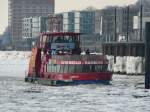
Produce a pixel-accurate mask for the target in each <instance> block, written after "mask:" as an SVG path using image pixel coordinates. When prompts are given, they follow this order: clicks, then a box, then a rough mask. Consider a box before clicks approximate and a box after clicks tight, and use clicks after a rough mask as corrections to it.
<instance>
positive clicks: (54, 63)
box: [25, 32, 112, 86]
mask: <svg viewBox="0 0 150 112" xmlns="http://www.w3.org/2000/svg"><path fill="white" fill-rule="evenodd" d="M80 35H81V34H80V33H71V32H58V33H42V34H41V35H40V36H39V38H38V40H37V42H36V45H35V46H34V47H33V49H32V54H31V59H30V63H29V71H28V74H27V76H26V77H25V81H26V82H33V83H35V82H36V83H37V82H38V83H40V84H44V85H51V86H62V85H70V84H91V83H104V84H109V82H110V81H111V79H112V73H111V72H109V71H108V70H107V68H108V60H107V58H106V56H105V55H94V54H90V52H89V51H87V52H86V54H85V55H81V47H80V43H81V42H80V40H81V39H80Z"/></svg>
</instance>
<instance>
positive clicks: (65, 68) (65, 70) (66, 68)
mask: <svg viewBox="0 0 150 112" xmlns="http://www.w3.org/2000/svg"><path fill="white" fill-rule="evenodd" d="M64 73H68V65H64Z"/></svg>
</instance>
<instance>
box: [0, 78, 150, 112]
mask: <svg viewBox="0 0 150 112" xmlns="http://www.w3.org/2000/svg"><path fill="white" fill-rule="evenodd" d="M143 81H144V77H143V76H138V77H135V76H119V75H115V76H114V77H113V81H112V82H111V85H77V86H63V87H51V86H40V85H38V86H39V87H41V88H42V92H41V93H28V92H25V90H26V89H27V88H30V87H34V85H33V84H29V83H25V82H24V81H23V78H15V77H13V78H11V77H0V112H150V107H149V104H150V91H149V90H145V89H143V88H142V87H143V86H144V85H143V84H142V83H143Z"/></svg>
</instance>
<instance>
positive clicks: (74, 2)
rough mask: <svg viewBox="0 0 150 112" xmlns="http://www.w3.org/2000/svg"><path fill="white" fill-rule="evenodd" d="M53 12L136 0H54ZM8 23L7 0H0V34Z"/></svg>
mask: <svg viewBox="0 0 150 112" xmlns="http://www.w3.org/2000/svg"><path fill="white" fill-rule="evenodd" d="M55 1H56V2H55V12H56V13H58V12H66V11H69V10H81V9H85V8H86V7H88V6H93V7H96V8H97V9H101V8H104V7H105V6H108V5H121V6H123V5H128V4H133V3H135V2H136V1H137V0H55ZM7 25H8V0H1V3H0V34H1V33H3V31H4V29H5V28H6V26H7Z"/></svg>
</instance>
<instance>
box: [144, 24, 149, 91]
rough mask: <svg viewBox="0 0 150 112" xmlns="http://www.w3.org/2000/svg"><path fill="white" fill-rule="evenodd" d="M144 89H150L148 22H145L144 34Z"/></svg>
mask: <svg viewBox="0 0 150 112" xmlns="http://www.w3.org/2000/svg"><path fill="white" fill-rule="evenodd" d="M145 89H150V22H147V23H146V35H145Z"/></svg>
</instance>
